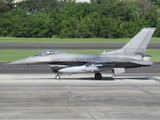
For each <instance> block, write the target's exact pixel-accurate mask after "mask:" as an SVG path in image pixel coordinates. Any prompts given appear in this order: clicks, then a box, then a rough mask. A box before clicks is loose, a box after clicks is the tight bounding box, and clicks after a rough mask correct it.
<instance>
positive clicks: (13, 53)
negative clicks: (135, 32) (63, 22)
mask: <svg viewBox="0 0 160 120" xmlns="http://www.w3.org/2000/svg"><path fill="white" fill-rule="evenodd" d="M39 51H41V50H28V49H22V50H17V49H5V50H0V55H1V58H0V62H11V61H14V60H18V59H22V58H25V57H29V56H32V55H34V54H36V53H38V52H39ZM64 51H66V52H72V53H82V54H98V53H102V52H103V49H98V50H97V49H96V50H94V49H88V50H86V49H85V50H77V49H76V50H64ZM107 51H110V50H107ZM146 54H147V55H151V58H152V61H153V62H160V49H148V50H147V53H146Z"/></svg>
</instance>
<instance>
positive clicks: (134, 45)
mask: <svg viewBox="0 0 160 120" xmlns="http://www.w3.org/2000/svg"><path fill="white" fill-rule="evenodd" d="M155 30H156V28H143V29H142V30H141V31H140V32H139V33H137V35H135V36H134V37H133V38H132V39H131V40H130V41H129V42H128V43H127V44H126V45H125V46H124V47H122V48H121V49H119V50H115V51H111V52H108V53H107V54H113V53H114V54H145V52H146V48H147V46H148V43H149V41H150V39H151V37H152V35H153V33H154V31H155Z"/></svg>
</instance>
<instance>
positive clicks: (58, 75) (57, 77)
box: [55, 72, 60, 80]
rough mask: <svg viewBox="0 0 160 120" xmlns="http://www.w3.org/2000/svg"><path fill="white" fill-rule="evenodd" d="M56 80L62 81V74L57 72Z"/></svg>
mask: <svg viewBox="0 0 160 120" xmlns="http://www.w3.org/2000/svg"><path fill="white" fill-rule="evenodd" d="M55 79H57V80H59V79H60V74H59V73H58V72H57V75H56V76H55Z"/></svg>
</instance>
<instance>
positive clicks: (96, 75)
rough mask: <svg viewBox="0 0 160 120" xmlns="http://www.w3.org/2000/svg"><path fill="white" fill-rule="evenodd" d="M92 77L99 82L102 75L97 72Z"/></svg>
mask: <svg viewBox="0 0 160 120" xmlns="http://www.w3.org/2000/svg"><path fill="white" fill-rule="evenodd" d="M94 77H95V79H96V80H101V79H102V75H101V73H99V72H97V73H95V75H94Z"/></svg>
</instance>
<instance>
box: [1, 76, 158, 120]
mask: <svg viewBox="0 0 160 120" xmlns="http://www.w3.org/2000/svg"><path fill="white" fill-rule="evenodd" d="M103 76H104V78H103V80H94V78H93V75H92V74H75V75H72V76H70V75H63V76H61V78H62V79H61V80H55V79H54V74H0V119H16V120H17V119H25V120H26V119H31V120H34V119H38V120H42V119H44V120H46V119H50V120H53V119H58V120H63V119H65V120H75V119H78V120H106V119H109V120H151V119H152V120H159V118H160V114H159V113H160V82H159V81H156V80H154V77H153V78H148V77H145V76H135V75H134V74H133V76H117V77H114V78H112V76H110V75H107V74H106V75H103ZM107 76H108V77H107ZM155 78H156V79H158V78H159V76H155Z"/></svg>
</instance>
